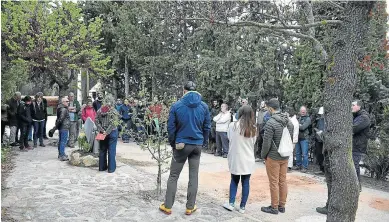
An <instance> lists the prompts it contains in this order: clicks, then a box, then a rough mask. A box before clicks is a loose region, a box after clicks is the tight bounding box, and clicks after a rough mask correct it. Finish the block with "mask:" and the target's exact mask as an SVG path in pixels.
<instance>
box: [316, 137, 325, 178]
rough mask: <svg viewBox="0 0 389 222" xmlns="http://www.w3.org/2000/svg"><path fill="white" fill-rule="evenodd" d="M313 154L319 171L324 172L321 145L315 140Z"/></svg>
mask: <svg viewBox="0 0 389 222" xmlns="http://www.w3.org/2000/svg"><path fill="white" fill-rule="evenodd" d="M315 154H316V160H317V164H318V165H319V167H320V171H322V172H324V155H323V143H322V142H319V141H316V140H315Z"/></svg>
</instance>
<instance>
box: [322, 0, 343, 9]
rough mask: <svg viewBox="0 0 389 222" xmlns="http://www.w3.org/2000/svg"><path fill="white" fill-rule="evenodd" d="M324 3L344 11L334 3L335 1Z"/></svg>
mask: <svg viewBox="0 0 389 222" xmlns="http://www.w3.org/2000/svg"><path fill="white" fill-rule="evenodd" d="M324 2H325V3H327V4H329V5H331V6H334V7H335V8H338V9H341V10H344V8H343V7H342V6H340V5H338V4H337V3H335V2H333V1H324Z"/></svg>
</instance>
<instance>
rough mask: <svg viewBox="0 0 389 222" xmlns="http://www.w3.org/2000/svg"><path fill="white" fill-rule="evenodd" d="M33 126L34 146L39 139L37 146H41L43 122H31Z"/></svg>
mask: <svg viewBox="0 0 389 222" xmlns="http://www.w3.org/2000/svg"><path fill="white" fill-rule="evenodd" d="M33 125H34V145H36V144H37V141H38V139H39V144H40V145H43V129H44V127H45V121H44V120H43V121H42V122H38V121H33Z"/></svg>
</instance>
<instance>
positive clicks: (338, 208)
mask: <svg viewBox="0 0 389 222" xmlns="http://www.w3.org/2000/svg"><path fill="white" fill-rule="evenodd" d="M373 4H374V3H371V2H348V3H346V9H345V14H346V15H347V18H345V20H344V23H343V25H342V26H341V27H340V28H339V30H338V36H337V38H336V39H335V41H334V48H333V52H334V56H333V61H332V62H331V64H330V65H329V66H330V67H329V69H330V71H329V73H328V76H327V78H326V83H325V89H324V101H325V102H324V106H325V111H326V123H327V131H328V132H327V135H326V139H325V143H324V144H325V149H326V150H327V151H328V153H329V159H330V168H331V171H332V183H331V186H332V188H331V194H330V196H329V197H328V198H329V206H328V211H329V212H328V216H327V221H331V222H332V221H344V222H347V221H355V215H356V211H357V209H358V198H359V185H358V180H357V176H356V172H355V168H354V164H353V160H352V155H351V154H352V153H351V152H352V115H351V102H352V100H353V93H354V89H355V85H356V80H357V77H356V71H357V67H356V65H357V60H358V58H357V57H358V54H357V53H358V49H360V48H362V47H363V40H364V37H365V34H366V32H367V28H368V22H369V19H368V13H369V10H370V9H371V7H372V5H373ZM331 66H332V67H331Z"/></svg>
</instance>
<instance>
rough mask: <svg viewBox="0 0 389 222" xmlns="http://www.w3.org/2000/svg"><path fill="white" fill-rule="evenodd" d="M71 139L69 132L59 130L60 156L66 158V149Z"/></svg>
mask: <svg viewBox="0 0 389 222" xmlns="http://www.w3.org/2000/svg"><path fill="white" fill-rule="evenodd" d="M68 138H69V130H67V129H62V130H59V141H58V154H59V156H60V157H61V156H65V147H66V144H67V142H68Z"/></svg>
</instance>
